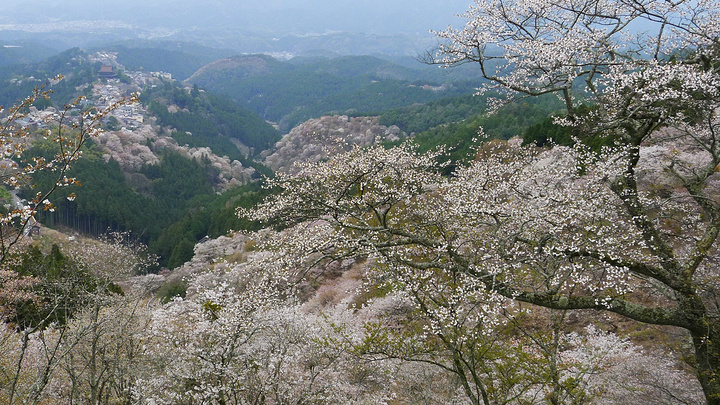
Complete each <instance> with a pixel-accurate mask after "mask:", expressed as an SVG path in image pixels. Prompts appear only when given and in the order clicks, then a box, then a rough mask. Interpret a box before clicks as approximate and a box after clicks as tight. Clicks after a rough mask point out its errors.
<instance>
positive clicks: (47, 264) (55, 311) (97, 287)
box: [11, 244, 121, 328]
mask: <svg viewBox="0 0 720 405" xmlns="http://www.w3.org/2000/svg"><path fill="white" fill-rule="evenodd" d="M13 270H15V271H16V272H17V273H18V274H19V275H21V276H32V277H35V278H37V279H38V280H39V284H38V285H37V286H36V287H35V293H36V294H37V295H38V297H39V299H38V300H30V301H25V302H22V303H20V304H19V305H18V307H17V308H16V315H15V317H14V318H13V319H12V320H11V322H12V323H14V324H16V325H18V327H20V328H28V327H42V326H46V325H49V324H50V323H57V324H64V323H65V322H67V321H68V319H70V318H71V317H72V316H73V314H75V313H76V312H78V311H79V310H81V309H82V308H83V307H84V306H85V305H86V303H87V302H88V300H89V299H90V298H91V296H92V295H94V294H98V293H101V294H108V293H117V292H118V291H119V290H118V287H117V285H115V284H113V283H108V282H106V281H105V280H99V279H98V278H96V277H95V276H93V275H92V274H90V273H89V272H88V271H87V269H85V268H83V266H81V265H79V264H78V263H76V262H75V261H73V260H72V259H71V258H70V257H68V256H65V255H63V254H62V252H61V251H60V248H59V247H58V245H56V244H53V245H52V248H51V251H50V253H48V254H44V253H43V252H41V251H40V249H39V248H38V247H37V246H34V245H31V246H30V247H29V248H28V249H27V250H26V251H25V252H23V253H22V254H21V255H20V257H19V264H17V265H16V266H15V267H14V268H13ZM120 292H121V291H120Z"/></svg>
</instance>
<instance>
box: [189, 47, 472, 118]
mask: <svg viewBox="0 0 720 405" xmlns="http://www.w3.org/2000/svg"><path fill="white" fill-rule="evenodd" d="M421 76H423V74H422V73H421V72H418V71H416V70H413V69H408V68H404V67H401V66H398V65H394V64H392V63H390V62H386V61H383V60H380V59H378V58H374V57H369V56H348V57H342V58H337V59H331V60H325V59H320V60H318V59H313V60H302V61H290V62H279V61H276V60H274V59H272V58H270V57H266V56H259V55H257V56H247V57H239V58H235V59H231V60H229V61H226V62H224V63H223V64H218V65H217V66H213V65H211V66H209V67H207V68H204V69H203V70H202V71H201V72H198V74H196V75H195V76H193V77H192V78H191V79H190V81H191V82H192V83H195V84H198V85H199V86H201V87H203V88H206V89H208V90H210V91H213V92H216V93H219V94H226V95H228V96H230V97H231V98H232V99H233V100H235V101H236V102H238V103H241V104H242V105H247V106H248V108H250V109H252V110H253V111H255V112H257V113H258V114H260V115H262V116H263V117H265V118H266V119H268V120H271V121H274V122H278V123H279V125H280V129H281V130H282V131H288V130H289V129H291V128H292V127H294V126H295V125H297V124H298V123H300V122H303V121H305V120H307V119H309V118H313V117H319V116H321V115H324V114H333V113H335V114H337V113H340V114H351V115H352V114H358V112H362V113H363V114H367V113H378V112H380V111H383V110H386V109H389V108H398V107H402V106H408V105H412V104H415V103H427V102H430V101H433V100H438V99H440V98H445V97H449V96H454V95H460V94H467V93H470V92H472V91H473V85H472V84H470V83H464V82H462V83H456V84H449V83H448V84H446V85H445V88H444V90H440V91H434V90H430V89H425V88H423V87H422V85H423V84H428V85H436V86H437V85H439V83H433V82H425V83H423V82H416V81H417V80H418V78H419V77H421Z"/></svg>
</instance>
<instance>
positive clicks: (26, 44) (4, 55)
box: [0, 40, 58, 66]
mask: <svg viewBox="0 0 720 405" xmlns="http://www.w3.org/2000/svg"><path fill="white" fill-rule="evenodd" d="M57 52H58V51H57V50H56V49H55V48H52V47H49V46H47V45H45V44H42V43H39V42H33V41H26V40H25V41H0V66H10V65H20V64H27V63H34V62H39V61H41V60H43V59H45V58H48V57H50V56H52V55H55V54H56V53H57Z"/></svg>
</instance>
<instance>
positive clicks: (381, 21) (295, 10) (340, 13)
mask: <svg viewBox="0 0 720 405" xmlns="http://www.w3.org/2000/svg"><path fill="white" fill-rule="evenodd" d="M471 1H472V0H240V1H238V0H198V1H194V0H192V1H191V0H113V1H107V0H2V1H0V24H30V23H35V24H37V23H49V22H53V23H59V22H65V21H73V20H118V21H122V22H125V23H128V24H131V25H133V26H137V27H139V28H151V27H165V28H183V29H191V28H193V27H201V28H208V27H211V26H212V25H216V26H217V27H223V28H225V27H229V26H230V27H232V26H235V27H237V28H238V29H245V30H268V31H277V32H281V33H282V32H311V31H317V32H322V31H326V30H334V31H350V32H365V33H394V32H427V30H429V29H442V28H444V27H445V26H447V25H448V24H451V23H454V24H456V25H457V22H458V21H460V20H458V19H457V18H456V17H454V16H455V14H458V13H461V12H463V11H464V10H465V9H466V8H467V6H468V5H469V4H470V3H471Z"/></svg>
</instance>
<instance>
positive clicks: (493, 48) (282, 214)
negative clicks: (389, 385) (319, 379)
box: [244, 0, 720, 404]
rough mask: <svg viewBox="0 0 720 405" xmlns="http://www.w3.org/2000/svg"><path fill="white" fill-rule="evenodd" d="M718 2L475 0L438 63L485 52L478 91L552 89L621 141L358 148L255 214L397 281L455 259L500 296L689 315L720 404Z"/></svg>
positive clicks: (479, 285) (456, 268)
mask: <svg viewBox="0 0 720 405" xmlns="http://www.w3.org/2000/svg"><path fill="white" fill-rule="evenodd" d="M718 14H720V4H718V3H717V2H716V1H714V0H700V1H678V2H666V1H650V0H639V1H637V0H633V1H600V2H597V1H592V2H590V1H583V0H541V1H536V0H533V1H527V0H510V1H507V0H477V1H475V2H474V4H473V5H471V7H470V9H469V11H468V12H467V13H466V14H465V15H464V16H465V17H466V19H467V24H466V26H465V27H464V28H463V29H461V30H456V29H452V28H450V29H448V30H446V31H443V32H440V33H438V35H439V37H441V38H443V39H445V40H446V42H444V43H443V44H442V45H441V46H440V49H439V53H438V54H437V56H436V59H435V60H436V61H438V62H440V63H443V64H445V65H448V66H452V65H455V64H460V63H465V62H473V63H477V64H478V65H479V67H480V69H481V71H482V72H483V75H484V76H485V79H487V81H486V83H484V84H483V85H482V87H481V89H480V91H483V90H485V89H488V88H493V89H495V90H499V91H503V92H505V93H507V94H508V96H509V97H515V96H521V97H528V96H537V95H541V94H547V93H555V94H557V95H558V96H559V97H560V98H561V99H562V100H563V101H564V102H565V107H566V112H565V115H563V116H560V117H558V119H557V121H558V122H559V123H562V124H564V125H571V126H575V127H576V128H577V129H578V131H577V133H578V134H601V135H603V136H607V137H610V138H612V139H615V140H616V144H615V145H614V146H613V147H606V148H604V149H602V150H601V151H599V152H598V151H592V150H589V149H588V148H586V147H584V146H583V145H582V144H581V143H578V144H577V145H576V146H574V147H571V148H565V147H555V148H554V149H552V150H544V151H541V150H536V149H534V148H523V147H519V146H516V145H502V146H493V145H490V146H487V147H484V148H482V149H479V150H478V156H477V159H476V160H475V161H474V162H472V163H470V164H469V165H468V166H467V167H463V168H459V169H458V170H457V171H456V172H455V173H454V175H453V176H452V177H450V178H441V177H439V175H437V174H436V173H437V164H436V163H435V160H434V155H433V153H430V154H426V155H418V154H417V153H415V152H414V151H413V150H412V149H411V148H409V147H399V148H394V149H391V150H384V149H382V148H380V147H374V148H370V149H369V150H360V149H357V148H356V149H354V150H352V151H350V152H348V153H346V154H343V155H338V156H335V157H332V158H330V159H329V160H328V161H327V162H324V163H318V164H307V165H305V166H303V168H302V169H301V170H300V171H299V173H297V175H295V176H283V175H281V176H278V177H277V178H276V179H275V180H274V181H272V182H271V184H272V185H273V186H277V187H279V188H280V189H282V190H284V191H283V192H282V193H281V194H279V195H278V196H276V197H273V198H271V199H270V200H269V201H268V202H267V203H265V204H264V205H262V206H261V207H259V208H258V209H256V210H254V211H251V212H245V213H244V214H246V215H249V216H251V217H252V218H255V219H260V220H280V221H281V223H283V224H284V225H285V226H291V225H294V224H296V223H298V222H300V221H303V220H310V221H316V222H315V223H316V225H315V226H314V228H313V229H312V230H310V228H306V229H307V230H308V233H307V234H306V236H305V238H304V239H303V241H304V243H307V244H309V243H313V242H320V243H316V245H315V248H314V249H306V250H304V252H305V253H312V254H314V255H319V256H320V257H323V258H325V260H337V259H338V258H341V257H348V256H361V255H362V256H372V257H373V258H375V259H376V260H378V262H379V263H381V264H382V265H384V266H386V267H387V269H388V271H387V272H386V273H385V274H386V276H387V277H390V278H397V277H401V276H402V275H403V274H404V273H410V272H412V273H413V274H416V276H417V277H420V278H422V277H425V278H427V279H428V280H431V279H433V277H434V276H435V275H436V274H437V273H438V272H445V273H446V274H447V275H448V276H447V277H451V276H454V277H455V278H452V279H451V280H457V279H465V280H470V281H463V283H466V284H467V286H468V288H472V290H473V291H475V290H477V289H482V290H484V291H485V293H487V294H489V297H492V296H493V295H499V296H502V297H505V298H508V299H512V300H516V301H521V302H527V303H530V304H533V305H537V306H541V307H547V308H551V309H557V310H582V309H589V310H595V311H609V312H612V313H615V314H618V315H620V316H623V317H626V318H628V319H631V320H634V321H637V322H641V323H646V324H654V325H670V326H674V327H677V328H681V329H683V330H685V331H686V333H687V335H688V338H689V339H690V340H691V342H692V347H693V349H694V350H693V356H692V358H691V360H690V361H691V364H692V366H693V367H694V370H695V372H696V376H697V378H698V381H699V383H700V385H701V386H702V389H703V392H704V394H705V399H706V400H707V402H708V403H710V404H718V403H720V374H719V373H720V346H718V342H720V322H718V319H720V318H719V315H720V313H719V312H718V308H720V305H719V304H718V301H717V298H716V297H717V296H718V294H717V293H718V291H717V289H718V283H717V281H718V277H717V263H718V246H717V239H718V233H720V195H719V193H718V190H719V189H720V188H718V181H719V180H720V178H719V176H720V175H718V171H719V169H718V168H719V167H720V142H719V141H720V139H718V130H720V121H719V120H718V117H717V112H718V111H720V110H719V107H720V72H719V68H718V66H720V65H719V64H718V63H717V60H718V56H719V55H718V52H720V44H719V42H720V40H719V39H718V38H720V35H719V34H720V24H718V21H720V16H719V15H718ZM317 221H320V222H317ZM317 223H323V224H326V225H325V226H326V227H327V228H328V230H326V231H325V232H323V235H324V236H325V237H324V239H322V240H319V239H320V238H321V236H320V235H319V233H318V232H317V229H318V226H317ZM310 232H313V233H312V234H310ZM302 238H303V237H302V236H301V239H302ZM295 252H296V253H298V254H300V253H301V252H303V250H296V251H295ZM469 293H471V292H469ZM492 302H493V300H492V299H488V300H487V305H489V306H491V305H492Z"/></svg>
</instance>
